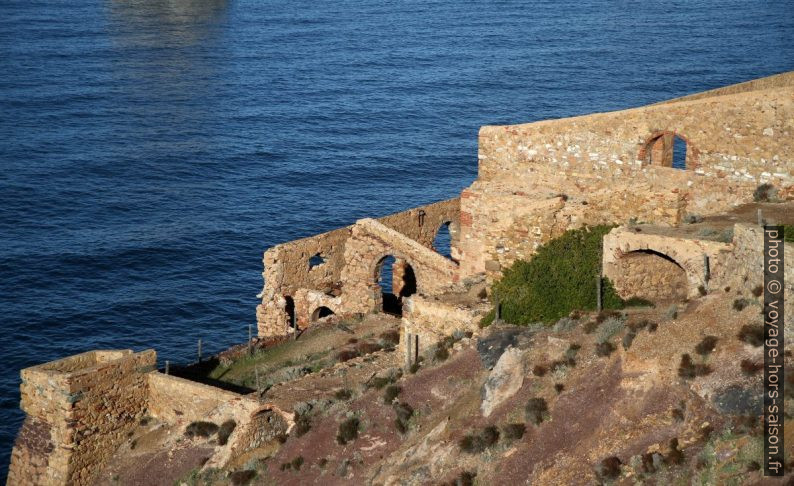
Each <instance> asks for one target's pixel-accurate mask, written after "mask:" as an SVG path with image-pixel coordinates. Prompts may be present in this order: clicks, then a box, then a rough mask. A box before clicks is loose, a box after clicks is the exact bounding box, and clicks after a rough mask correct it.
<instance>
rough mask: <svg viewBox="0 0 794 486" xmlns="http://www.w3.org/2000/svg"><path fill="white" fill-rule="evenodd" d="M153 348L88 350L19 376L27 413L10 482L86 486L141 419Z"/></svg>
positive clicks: (153, 367)
mask: <svg viewBox="0 0 794 486" xmlns="http://www.w3.org/2000/svg"><path fill="white" fill-rule="evenodd" d="M156 361H157V357H156V354H155V352H154V351H153V350H148V351H142V352H140V353H133V352H132V351H130V350H123V351H91V352H88V353H83V354H79V355H76V356H73V357H70V358H65V359H62V360H58V361H54V362H51V363H46V364H43V365H39V366H34V367H31V368H26V369H24V370H22V373H21V375H22V385H21V387H20V391H21V396H22V401H21V406H22V409H23V410H24V411H25V413H26V414H27V418H26V421H25V426H23V431H22V433H21V434H20V436H19V437H18V439H17V442H16V444H15V445H14V450H13V452H12V459H11V467H10V469H9V484H15V485H16V484H19V485H27V484H30V485H33V484H36V485H39V484H46V485H60V484H70V485H86V484H94V478H93V475H94V473H95V472H96V471H98V470H99V469H101V467H102V466H103V465H104V464H105V463H106V461H107V460H108V459H109V458H110V456H111V455H112V454H113V452H114V451H115V449H116V448H117V447H118V445H119V444H120V443H121V442H122V441H123V440H125V439H126V434H127V432H129V431H130V430H132V429H133V428H134V427H135V426H136V425H137V423H138V421H139V420H140V419H141V417H143V415H144V414H145V413H146V404H147V395H148V380H147V378H146V377H147V375H148V374H149V373H150V372H151V371H153V370H154V369H155V365H156Z"/></svg>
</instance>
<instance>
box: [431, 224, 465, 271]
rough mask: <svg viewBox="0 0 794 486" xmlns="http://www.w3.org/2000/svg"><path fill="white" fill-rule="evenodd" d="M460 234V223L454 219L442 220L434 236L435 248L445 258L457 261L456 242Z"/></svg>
mask: <svg viewBox="0 0 794 486" xmlns="http://www.w3.org/2000/svg"><path fill="white" fill-rule="evenodd" d="M459 234H460V223H458V222H457V221H453V220H446V221H443V222H441V224H440V225H438V228H437V229H436V232H435V235H434V237H433V249H434V250H435V251H436V253H439V254H440V255H442V256H443V257H445V258H448V259H449V260H452V261H453V262H456V263H457V259H456V258H455V253H456V251H455V244H456V242H457V241H458V235H459Z"/></svg>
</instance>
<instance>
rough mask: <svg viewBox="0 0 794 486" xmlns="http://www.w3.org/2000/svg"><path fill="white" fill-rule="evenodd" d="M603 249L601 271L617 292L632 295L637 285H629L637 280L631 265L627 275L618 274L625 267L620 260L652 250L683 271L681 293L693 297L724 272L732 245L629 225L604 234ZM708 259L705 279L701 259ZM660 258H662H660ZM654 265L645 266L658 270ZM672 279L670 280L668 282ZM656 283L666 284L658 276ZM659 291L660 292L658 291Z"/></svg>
mask: <svg viewBox="0 0 794 486" xmlns="http://www.w3.org/2000/svg"><path fill="white" fill-rule="evenodd" d="M603 244H604V250H603V260H602V272H603V275H604V277H606V278H608V279H610V280H611V281H612V282H613V283H614V285H615V289H616V290H617V292H618V294H620V295H635V294H633V293H632V292H633V291H634V290H636V288H632V287H631V285H635V284H637V283H638V279H641V278H642V277H640V276H638V273H640V269H639V268H637V267H636V265H635V266H634V268H633V270H634V272H633V273H632V274H630V275H626V274H623V273H621V272H622V271H624V270H625V267H624V264H623V262H622V261H623V260H625V259H626V258H627V257H629V258H630V257H631V255H632V253H633V252H638V251H648V250H650V251H653V252H656V253H658V254H661V255H664V256H666V257H667V258H669V259H671V260H673V261H675V264H677V265H678V266H680V267H681V268H683V270H684V272H685V273H686V284H687V285H686V288H685V289H683V290H684V292H683V295H684V296H686V297H695V296H697V295H698V294H699V288H700V287H701V286H702V287H703V288H704V289H708V288H710V287H714V286H715V285H716V284H715V281H716V282H719V281H720V279H721V278H722V275H723V272H725V271H726V268H727V262H728V261H729V260H730V259H731V254H730V252H731V248H732V246H731V244H730V243H722V242H719V241H709V240H701V239H691V238H679V237H673V236H666V235H658V234H650V233H645V232H642V233H636V232H634V231H633V230H632V229H631V228H626V227H620V228H615V229H613V230H612V231H610V232H609V233H608V234H607V235H606V236H604V243H603ZM704 255H707V256H708V258H709V264H708V266H709V272H708V281H707V272H706V263H705V260H704V258H703V256H704ZM659 258H661V257H659ZM657 269H658V268H657V266H656V265H653V266H650V267H648V270H649V271H651V270H654V271H655V270H657ZM674 281H675V280H671V282H670V283H672V282H674ZM655 283H659V284H663V283H666V280H665V279H664V278H660V279H659V281H658V282H655ZM660 292H661V291H660Z"/></svg>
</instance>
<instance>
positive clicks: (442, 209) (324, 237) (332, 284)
mask: <svg viewBox="0 0 794 486" xmlns="http://www.w3.org/2000/svg"><path fill="white" fill-rule="evenodd" d="M459 215H460V210H459V199H458V198H455V199H449V200H446V201H441V202H438V203H434V204H428V205H425V206H420V207H417V208H413V209H409V210H407V211H403V212H400V213H395V214H391V215H388V216H385V217H382V218H379V219H377V220H367V221H375V222H376V223H378V224H380V225H381V227H382V228H384V230H383V231H381V230H379V231H380V233H381V236H382V237H385V238H386V240H383V239H381V243H380V244H379V248H384V247H387V248H388V247H390V246H392V245H398V246H399V245H402V246H403V247H405V245H404V244H403V243H404V242H405V241H406V240H412V241H414V242H415V243H416V245H418V246H414V249H416V248H419V247H421V248H423V249H425V250H428V251H427V252H426V253H432V254H433V255H434V256H436V257H439V258H442V259H444V260H445V261H446V262H447V263H445V264H444V265H445V266H447V267H449V266H451V265H452V266H454V264H452V263H450V262H449V260H448V259H446V258H444V257H441V256H440V255H438V253H436V252H435V251H434V250H433V240H434V239H435V237H436V234H437V233H438V231H439V229H440V228H441V226H442V225H445V224H449V228H450V236H451V245H450V246H451V253H452V257H453V259H454V258H455V256H456V255H457V254H458V251H457V244H458V242H457V238H458V235H459V231H458V228H459V225H460V216H459ZM358 225H359V223H356V224H355V225H352V226H348V227H345V228H340V229H337V230H334V231H330V232H328V233H323V234H321V235H317V236H313V237H309V238H303V239H300V240H295V241H291V242H288V243H283V244H280V245H276V246H274V247H272V248H270V249H268V250H267V251H266V252H265V255H264V260H263V261H264V266H265V271H264V273H263V277H264V280H265V288H264V290H263V292H262V301H261V303H260V304H259V305H258V306H257V323H258V326H257V328H258V333H259V336H277V335H284V334H286V333H289V332H291V326H292V324H293V322H292V321H293V318H292V317H291V316H290V315H289V314H288V312H287V309H288V308H289V307H290V304H289V301H288V298H289V299H292V302H293V303H294V310H293V315H294V324H295V325H296V327H298V328H299V329H300V328H305V327H306V326H308V325H310V323H311V322H312V314H313V313H314V311H316V310H317V308H319V307H321V306H322V307H328V308H329V309H330V310H331V311H333V312H334V313H336V314H351V313H356V312H361V310H360V309H362V308H366V309H367V311H369V310H371V309H372V308H374V307H377V305H376V304H375V303H373V304H372V306H370V305H368V304H367V305H364V304H362V302H370V301H371V299H370V294H371V293H372V290H373V289H374V287H371V286H370V285H369V284H371V279H369V278H367V282H365V283H363V284H362V282H356V281H351V280H350V279H351V278H357V277H353V275H354V274H355V272H352V271H350V269H346V267H347V266H348V265H349V260H348V259H347V258H348V256H350V254H355V253H357V252H358V251H360V250H361V246H360V244H358V243H356V244H355V247H356V249H355V250H349V249H348V246H349V241H350V239H351V236H352V235H353V232H354V230H355V228H356V227H357V226H358ZM386 230H388V231H386ZM384 235H385V236H384ZM389 238H391V239H392V240H394V242H392V241H389ZM391 253H399V251H398V252H391ZM314 255H320V256H321V257H323V259H324V263H322V264H320V265H318V266H315V267H313V268H310V265H309V259H310V258H311V257H312V256H314ZM395 256H397V255H395ZM430 258H431V259H433V257H430ZM412 268H413V269H414V271H415V272H417V271H421V270H419V269H417V268H415V267H413V266H412ZM365 288H366V290H365V294H366V295H362V294H359V293H357V292H359V291H361V290H362V289H365ZM428 288H429V287H428ZM373 298H377V296H375V297H373ZM373 302H374V301H373Z"/></svg>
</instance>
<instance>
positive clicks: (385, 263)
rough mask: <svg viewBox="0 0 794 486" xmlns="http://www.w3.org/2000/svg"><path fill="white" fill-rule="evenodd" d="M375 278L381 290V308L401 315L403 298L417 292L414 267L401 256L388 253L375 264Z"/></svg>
mask: <svg viewBox="0 0 794 486" xmlns="http://www.w3.org/2000/svg"><path fill="white" fill-rule="evenodd" d="M375 280H376V282H377V284H378V287H379V288H380V291H381V310H382V311H383V312H385V313H387V314H393V315H397V316H401V315H402V303H403V298H404V297H408V296H410V295H413V294H415V293H416V274H415V273H414V269H413V267H411V265H410V264H408V262H406V261H405V260H403V259H401V258H395V257H394V256H392V255H386V256H385V257H383V258H381V259H380V261H379V262H378V264H377V265H376V266H375Z"/></svg>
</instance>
